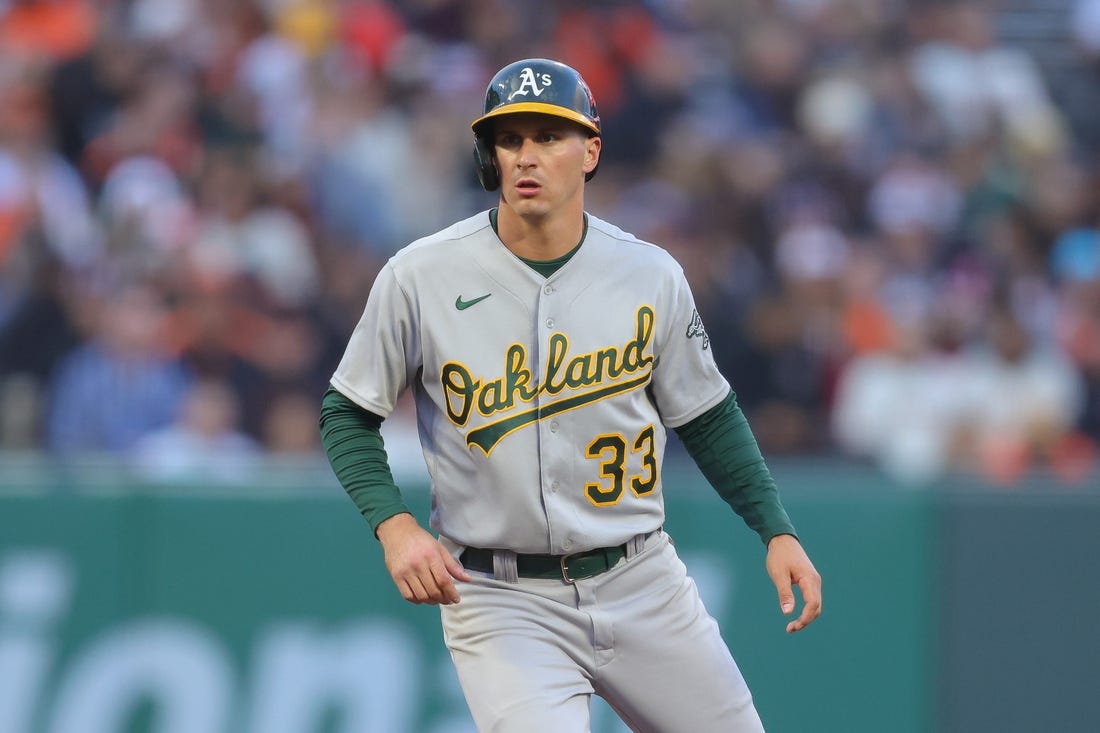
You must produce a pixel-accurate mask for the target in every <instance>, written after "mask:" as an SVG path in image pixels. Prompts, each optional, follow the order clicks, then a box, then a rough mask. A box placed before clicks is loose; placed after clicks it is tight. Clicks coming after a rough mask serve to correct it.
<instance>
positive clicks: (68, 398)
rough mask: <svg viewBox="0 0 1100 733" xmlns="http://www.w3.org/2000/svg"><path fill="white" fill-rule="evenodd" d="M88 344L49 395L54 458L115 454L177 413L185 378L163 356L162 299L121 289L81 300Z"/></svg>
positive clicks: (68, 361)
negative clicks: (86, 310) (86, 319)
mask: <svg viewBox="0 0 1100 733" xmlns="http://www.w3.org/2000/svg"><path fill="white" fill-rule="evenodd" d="M84 307H92V308H94V309H95V313H94V314H93V316H92V317H91V318H90V321H91V323H90V325H91V328H92V335H91V338H90V339H89V340H88V341H87V342H86V343H84V344H83V345H82V346H80V347H79V348H77V349H76V350H75V351H74V352H72V353H71V354H70V355H69V356H67V357H66V358H65V359H64V361H63V362H62V363H61V364H60V366H59V367H58V370H57V372H56V376H55V378H54V381H53V384H52V385H51V390H50V413H49V417H48V421H47V446H48V447H49V448H50V449H51V450H52V451H54V452H56V453H59V454H62V455H65V456H70V457H74V456H76V455H78V454H89V453H90V454H112V455H116V456H122V455H124V454H126V453H127V452H128V451H130V450H131V449H132V448H133V446H134V445H135V443H137V441H138V440H139V439H140V438H141V437H142V436H144V435H145V434H146V433H149V432H150V431H153V430H157V429H159V428H162V427H165V426H166V425H169V424H170V423H171V422H172V421H173V420H175V419H176V418H177V416H178V414H179V412H178V411H179V407H180V404H181V402H182V400H183V398H184V395H185V394H186V393H187V389H188V384H189V377H188V374H187V372H186V371H185V369H184V368H183V365H182V364H181V363H180V361H179V360H178V359H176V358H175V357H173V356H172V355H171V354H169V353H168V351H167V348H166V346H167V345H166V343H165V341H166V338H165V336H166V334H165V331H164V326H165V322H166V321H165V318H166V306H165V303H164V299H163V296H162V295H161V294H160V293H159V292H157V291H156V290H155V289H154V288H152V287H150V286H148V285H144V284H134V285H128V286H125V287H122V288H119V289H118V290H116V291H114V292H112V293H110V294H108V295H106V296H104V297H103V298H102V300H101V301H100V302H87V303H85V304H84Z"/></svg>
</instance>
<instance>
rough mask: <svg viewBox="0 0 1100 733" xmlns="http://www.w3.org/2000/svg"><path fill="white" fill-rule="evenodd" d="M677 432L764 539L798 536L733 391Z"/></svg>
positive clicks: (719, 489) (708, 475) (726, 497)
mask: <svg viewBox="0 0 1100 733" xmlns="http://www.w3.org/2000/svg"><path fill="white" fill-rule="evenodd" d="M676 434H677V435H678V436H680V440H681V441H682V442H683V444H684V447H685V448H686V449H687V451H688V453H689V454H690V455H691V457H692V459H693V460H694V461H695V463H696V465H698V466H699V469H700V470H701V471H702V472H703V475H704V476H705V477H706V479H707V481H709V482H710V485H711V486H713V487H714V490H715V491H717V492H718V495H719V496H721V497H722V499H724V500H725V502H726V503H727V504H729V505H730V506H731V507H732V508H733V510H734V511H735V512H737V514H738V515H740V517H741V518H742V519H744V520H745V524H747V525H749V527H751V528H752V529H753V530H755V531H756V533H757V534H759V535H760V539H761V540H763V541H764V544H767V543H768V541H769V540H770V539H771V538H772V537H775V536H776V535H780V534H789V535H794V536H795V537H797V536H798V535H797V534H796V533H795V530H794V525H792V524H791V520H790V517H788V516H787V511H786V510H785V509H784V508H783V504H782V503H781V502H780V501H779V490H778V489H777V488H776V485H775V479H773V478H772V475H771V471H769V470H768V466H767V464H766V463H765V462H764V457H763V456H762V455H761V453H760V448H759V446H758V445H757V444H756V438H755V437H754V436H753V434H752V430H751V429H750V428H749V421H748V420H747V419H745V415H744V413H742V412H741V408H740V407H739V406H738V405H737V396H736V395H735V394H734V393H733V390H730V393H729V394H728V395H727V396H726V398H725V399H724V400H722V402H719V403H718V404H717V405H715V406H714V407H712V408H711V409H709V410H707V411H706V412H704V413H703V414H702V415H700V416H699V417H697V418H695V419H694V420H692V421H691V422H689V423H686V424H684V425H681V426H680V427H678V428H676Z"/></svg>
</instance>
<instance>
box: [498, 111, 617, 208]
mask: <svg viewBox="0 0 1100 733" xmlns="http://www.w3.org/2000/svg"><path fill="white" fill-rule="evenodd" d="M495 143H496V156H497V166H498V167H499V168H500V180H501V184H500V191H501V197H502V198H503V199H504V202H505V203H506V204H507V205H508V206H510V207H511V208H512V209H513V210H514V211H515V212H516V213H517V214H518V215H520V216H524V217H542V216H549V215H551V214H552V213H554V212H555V211H558V210H561V209H563V208H568V207H569V205H570V204H574V205H575V206H576V207H580V206H582V205H583V192H584V174H585V173H588V172H589V171H591V170H593V169H594V168H595V167H596V163H597V162H598V161H599V153H600V139H599V138H598V137H589V136H588V134H587V133H586V131H585V130H584V129H583V128H582V127H581V126H580V125H577V124H575V123H573V122H570V121H569V120H565V119H562V118H560V117H554V116H552V115H542V114H535V113H523V114H514V115H507V116H505V117H501V118H500V119H499V120H498V121H497V122H496V135H495Z"/></svg>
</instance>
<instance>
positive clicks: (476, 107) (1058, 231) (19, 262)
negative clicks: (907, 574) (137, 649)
mask: <svg viewBox="0 0 1100 733" xmlns="http://www.w3.org/2000/svg"><path fill="white" fill-rule="evenodd" d="M1047 4H1048V5H1051V6H1060V7H1061V10H1062V11H1064V12H1061V13H1059V14H1056V15H1055V16H1054V17H1057V18H1060V19H1064V29H1063V30H1062V34H1063V36H1064V43H1063V44H1061V46H1062V49H1061V50H1062V51H1063V54H1062V57H1061V62H1060V63H1059V64H1058V65H1056V66H1052V65H1046V64H1044V63H1043V59H1042V58H1040V57H1038V56H1037V55H1036V54H1035V53H1033V52H1032V50H1030V49H1029V48H1027V47H1026V46H1025V45H1022V44H1019V43H1017V44H1012V43H1008V42H1006V41H1005V40H1004V39H1002V38H1001V36H1000V34H999V33H998V19H999V17H1000V14H1001V13H1002V12H1005V11H1006V6H1010V5H1012V3H1011V2H1010V1H1009V0H1002V1H1001V2H980V1H978V0H972V1H969V2H967V1H962V0H960V1H955V2H948V1H945V0H944V1H938V2H937V1H933V0H925V1H923V2H916V1H914V2H904V1H903V0H894V1H892V2H883V1H882V0H733V1H731V0H648V1H645V2H641V1H639V2H614V1H605V2H592V1H582V0H0V450H3V451H28V452H36V453H41V454H45V455H49V456H51V457H53V458H56V459H57V460H64V459H66V458H72V457H80V456H87V455H97V456H104V455H106V456H114V457H117V458H120V459H122V460H124V461H128V462H130V464H131V465H133V466H134V467H135V468H136V469H137V470H139V471H141V472H142V473H143V474H144V475H146V476H149V477H152V478H164V479H168V480H171V479H173V478H180V477H190V476H195V475H203V476H207V477H209V478H210V479H212V480H247V477H248V476H249V475H250V471H251V469H252V468H253V467H254V466H256V465H257V464H258V463H259V462H261V461H264V460H269V459H271V458H272V457H283V458H295V457H299V458H304V459H306V460H312V459H316V458H317V457H318V456H319V455H320V448H319V443H318V437H317V427H316V423H317V411H318V407H319V401H320V397H321V394H322V393H323V391H324V389H325V387H326V385H327V382H328V378H329V376H330V375H331V373H332V371H333V369H334V368H335V366H336V363H337V361H338V359H339V357H340V354H341V353H342V349H343V346H344V344H345V342H346V339H347V337H348V335H349V334H350V332H351V330H352V328H353V327H354V325H355V323H356V321H357V320H358V317H359V315H360V313H361V310H362V307H363V304H364V302H365V299H366V294H367V292H368V290H369V287H370V284H371V282H372V281H373V278H374V275H375V273H376V272H377V271H378V269H379V268H380V267H381V266H382V265H383V264H384V263H385V261H386V259H387V258H388V257H389V256H390V255H391V254H392V253H393V252H395V251H396V250H397V249H399V248H400V247H401V246H403V245H404V244H406V243H408V242H409V241H411V240H413V239H415V238H417V237H419V236H422V235H424V234H428V233H431V232H433V231H435V230H437V229H439V228H440V227H442V226H444V225H446V224H448V223H450V222H451V221H453V220H456V219H458V218H462V217H465V216H467V215H469V214H471V213H473V212H475V211H478V210H481V209H484V208H488V207H489V206H491V205H492V204H493V203H494V197H493V196H492V195H490V194H487V193H485V192H484V191H481V190H480V188H478V185H477V181H476V177H475V175H474V171H473V166H472V157H471V144H472V138H471V133H470V130H469V122H470V120H472V119H473V118H474V117H476V116H477V115H478V114H479V111H480V105H481V102H482V97H483V94H484V89H485V84H486V83H487V81H488V78H489V77H490V76H491V75H492V73H493V72H494V71H495V70H496V69H497V68H499V67H501V66H503V65H504V64H505V63H508V62H510V61H513V60H515V59H517V58H523V57H530V56H547V57H552V58H558V59H561V60H563V61H565V62H567V63H569V64H571V65H573V66H575V67H576V68H578V69H579V70H580V71H581V73H582V74H583V75H584V76H585V78H586V79H587V81H588V82H589V84H590V85H591V86H592V88H593V92H594V95H595V97H596V100H597V102H598V103H599V108H600V113H601V116H602V119H603V129H604V147H603V157H602V160H601V165H600V172H599V175H598V176H597V177H596V178H595V179H594V180H593V182H592V183H591V184H589V187H588V197H587V208H588V209H589V210H590V211H591V212H593V213H594V214H596V215H598V216H600V217H602V218H605V219H608V220H611V221H613V222H615V223H617V224H619V225H620V226H622V227H623V228H624V229H626V230H628V231H631V232H633V233H634V234H636V235H637V236H639V237H641V238H643V239H647V240H649V241H653V242H655V243H657V244H660V245H661V246H664V247H666V248H667V249H669V250H670V251H671V252H672V253H673V254H674V255H675V256H676V257H677V258H679V260H680V261H681V262H682V263H683V265H684V267H685V270H686V271H687V275H688V278H689V280H690V281H691V283H692V286H693V288H694V290H695V294H696V298H697V300H698V306H699V310H700V311H701V313H702V315H703V319H704V323H705V324H706V326H707V330H708V332H709V333H710V335H711V343H712V344H713V348H714V353H715V356H716V358H717V359H718V361H719V364H720V366H721V368H722V369H723V371H724V372H725V373H726V375H727V376H728V377H729V379H730V381H731V382H732V384H733V386H734V388H735V390H736V391H737V394H738V398H739V401H740V403H741V405H742V407H743V408H744V409H745V411H746V413H747V414H748V416H749V419H750V421H751V423H752V425H753V427H754V430H755V432H756V434H757V437H758V439H759V440H760V442H761V445H762V448H763V450H764V451H765V453H766V454H767V455H770V456H776V457H778V456H787V455H792V456H802V455H817V456H820V455H843V456H848V457H851V458H854V459H857V460H861V461H866V462H871V463H874V464H875V465H878V466H880V467H882V468H883V469H885V470H887V471H889V472H890V473H891V474H892V475H893V476H895V477H896V478H898V479H899V480H904V481H912V482H925V481H931V480H934V479H935V478H936V477H938V476H940V475H942V474H943V473H944V472H948V471H964V472H977V473H979V474H981V475H982V476H984V477H986V478H988V479H990V480H994V481H997V482H1000V483H1004V484H1011V483H1012V482H1013V481H1015V480H1016V479H1018V478H1020V477H1022V476H1026V475H1029V474H1031V473H1032V472H1034V471H1036V470H1041V471H1044V472H1047V473H1049V475H1050V476H1052V477H1054V478H1055V479H1056V480H1058V481H1064V482H1072V483H1075V484H1089V485H1092V484H1095V483H1096V482H1097V481H1100V478H1097V477H1098V476H1100V473H1098V472H1097V469H1096V463H1097V444H1098V443H1100V124H1098V122H1097V121H1098V120H1100V0H1065V1H1064V2H1062V3H1058V2H1053V1H1052V2H1050V3H1047ZM412 424H413V423H412V418H411V417H410V416H409V414H408V412H407V409H405V408H403V410H402V411H400V412H398V413H397V414H395V415H394V416H393V417H392V418H391V419H390V420H388V421H387V423H386V426H385V428H384V432H385V431H386V430H389V431H391V433H390V434H391V435H392V444H391V446H392V450H391V453H395V455H394V460H395V461H396V462H398V463H400V462H401V461H403V460H405V459H406V456H405V453H404V451H415V450H416V448H415V438H412V439H409V431H411V430H413V429H414V428H412V427H410V426H412Z"/></svg>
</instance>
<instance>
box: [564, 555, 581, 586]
mask: <svg viewBox="0 0 1100 733" xmlns="http://www.w3.org/2000/svg"><path fill="white" fill-rule="evenodd" d="M571 557H573V556H572V555H562V556H561V559H560V564H561V577H562V578H564V579H565V582H566V583H569V584H570V585H572V584H574V583H576V582H577V579H576V578H572V577H570V576H569V558H571Z"/></svg>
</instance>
